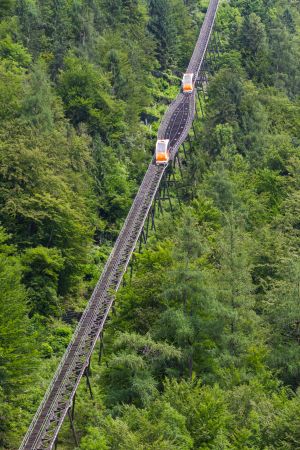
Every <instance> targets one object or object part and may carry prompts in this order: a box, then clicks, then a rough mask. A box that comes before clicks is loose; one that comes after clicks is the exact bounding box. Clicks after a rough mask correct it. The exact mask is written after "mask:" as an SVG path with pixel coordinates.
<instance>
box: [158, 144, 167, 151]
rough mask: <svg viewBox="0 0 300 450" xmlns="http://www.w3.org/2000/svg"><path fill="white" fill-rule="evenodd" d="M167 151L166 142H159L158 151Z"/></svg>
mask: <svg viewBox="0 0 300 450" xmlns="http://www.w3.org/2000/svg"><path fill="white" fill-rule="evenodd" d="M165 151H166V145H165V143H164V142H158V144H157V152H158V153H165Z"/></svg>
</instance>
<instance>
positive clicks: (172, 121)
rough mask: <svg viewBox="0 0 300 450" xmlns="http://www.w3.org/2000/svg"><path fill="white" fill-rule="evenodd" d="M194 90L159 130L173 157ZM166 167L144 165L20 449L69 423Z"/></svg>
mask: <svg viewBox="0 0 300 450" xmlns="http://www.w3.org/2000/svg"><path fill="white" fill-rule="evenodd" d="M219 3H220V0H211V1H210V4H209V7H208V10H207V13H206V16H205V20H204V22H203V25H202V28H201V31H200V35H199V38H198V41H197V43H196V46H195V49H194V52H193V55H192V58H191V60H190V63H189V66H188V69H187V72H189V73H193V74H194V77H195V80H199V77H200V76H201V75H200V74H201V70H202V69H203V65H204V59H205V55H206V52H207V49H208V45H209V42H210V38H211V34H212V30H213V26H214V23H215V19H216V14H217V9H218V6H219ZM195 92H196V89H194V90H193V92H192V93H189V94H184V93H180V94H179V95H178V96H177V98H176V99H175V101H174V102H173V103H172V104H171V105H170V107H169V109H168V110H167V112H166V114H165V116H164V118H163V120H162V123H161V126H160V128H159V132H158V138H159V139H169V140H170V148H171V156H170V162H172V161H174V159H175V158H176V155H177V153H178V150H179V147H180V146H181V145H182V144H183V143H184V141H185V140H186V138H187V137H188V133H189V131H190V129H191V127H192V124H193V120H194V117H195V105H196V94H195ZM166 169H167V166H166V165H156V164H155V160H154V159H153V161H152V162H151V163H150V164H149V167H148V169H147V171H146V174H145V176H144V179H143V181H142V183H141V185H140V188H139V190H138V193H137V195H136V197H135V199H134V201H133V204H132V206H131V209H130V211H129V213H128V216H127V218H126V221H125V223H124V225H123V228H122V230H121V232H120V234H119V236H118V238H117V240H116V243H115V246H114V248H113V250H112V252H111V255H110V257H109V259H108V261H107V262H106V265H105V267H104V270H103V272H102V275H101V277H100V279H99V281H98V283H97V285H96V287H95V289H94V292H93V294H92V296H91V298H90V300H89V302H88V305H87V307H86V309H85V311H84V313H83V315H82V317H81V320H80V321H79V323H78V325H77V328H76V330H75V333H74V335H73V338H72V340H71V342H70V344H69V346H68V348H67V350H66V352H65V354H64V356H63V358H62V360H61V362H60V364H59V366H58V368H57V370H56V373H55V375H54V377H53V379H52V381H51V383H50V385H49V388H48V390H47V392H46V393H45V395H44V398H43V400H42V402H41V404H40V406H39V408H38V410H37V412H36V414H35V416H34V418H33V420H32V423H31V425H30V427H29V429H28V431H27V433H26V435H25V437H24V439H23V442H22V444H21V446H20V450H51V449H53V448H54V447H55V445H56V443H57V436H58V433H59V430H60V428H61V426H62V424H63V421H64V419H65V417H66V416H67V415H68V416H69V417H70V420H71V426H72V427H73V423H72V417H71V416H72V408H73V406H74V400H75V394H76V390H77V387H78V385H79V383H80V380H81V378H82V377H83V376H84V375H87V373H88V370H89V363H90V359H91V355H92V353H93V350H94V348H95V345H96V343H97V340H98V339H99V337H100V335H101V333H102V331H103V328H104V325H105V322H106V319H107V317H108V315H109V312H110V310H111V308H112V305H113V302H114V298H115V294H114V293H115V292H116V291H117V290H118V288H119V286H120V284H121V282H122V278H123V275H124V273H125V272H126V270H127V267H128V265H129V262H130V259H131V256H132V254H133V252H134V250H135V248H136V245H137V243H138V240H139V238H140V236H141V234H142V233H143V229H144V226H145V224H146V221H147V218H149V213H150V212H151V208H152V204H153V202H154V201H155V198H156V195H157V193H158V191H159V188H160V184H161V182H162V179H163V176H164V175H165V172H166Z"/></svg>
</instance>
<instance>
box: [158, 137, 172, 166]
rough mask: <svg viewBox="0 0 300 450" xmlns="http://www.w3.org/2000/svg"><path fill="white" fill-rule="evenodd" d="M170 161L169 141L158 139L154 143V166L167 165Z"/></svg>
mask: <svg viewBox="0 0 300 450" xmlns="http://www.w3.org/2000/svg"><path fill="white" fill-rule="evenodd" d="M169 159H170V140H169V139H160V140H158V141H157V142H156V149H155V160H156V164H167V163H168V162H169Z"/></svg>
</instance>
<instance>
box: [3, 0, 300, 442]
mask: <svg viewBox="0 0 300 450" xmlns="http://www.w3.org/2000/svg"><path fill="white" fill-rule="evenodd" d="M208 3H209V1H208V0H1V1H0V105H1V108H0V292H1V294H0V449H3V450H6V449H7V450H12V449H18V447H19V445H20V443H21V441H22V438H23V436H24V434H25V433H26V430H27V428H28V426H29V424H30V422H31V420H32V417H33V415H34V413H35V411H36V409H37V407H38V405H39V403H40V401H41V399H42V397H43V394H44V392H45V391H46V389H47V386H48V384H49V382H50V380H51V378H52V376H53V373H54V371H55V369H56V367H57V365H58V364H59V361H60V359H61V357H62V355H63V353H64V350H65V349H66V347H67V345H68V343H69V341H70V339H71V336H72V334H73V331H74V329H75V326H76V323H77V320H78V317H79V316H80V314H81V313H82V311H83V310H84V308H85V305H86V303H87V301H88V299H89V297H90V295H91V293H92V291H93V288H94V286H95V284H96V282H97V280H98V278H99V276H100V274H101V270H102V268H103V266H104V264H105V262H106V260H107V258H108V256H109V253H110V251H111V249H112V247H113V244H114V241H115V239H116V237H117V235H118V232H119V230H120V228H121V226H122V224H123V222H124V220H125V218H126V215H127V213H128V210H129V208H130V205H131V203H132V200H133V198H134V196H135V193H136V192H137V189H138V186H139V184H140V182H141V180H142V177H143V174H144V172H145V170H146V167H147V165H148V163H149V161H150V160H151V158H152V155H153V151H154V147H155V142H156V139H157V130H158V127H159V124H160V121H161V118H162V116H163V114H164V112H165V110H166V108H167V106H168V105H169V104H170V102H171V101H172V100H173V99H174V98H175V97H176V95H177V93H178V92H179V90H180V80H181V76H182V73H184V71H185V69H186V67H187V64H188V62H189V59H190V57H191V54H192V52H193V48H194V45H195V42H196V39H197V36H198V34H199V30H200V27H201V24H202V22H203V19H204V15H205V13H206V10H207V6H208ZM215 31H216V33H217V35H218V39H219V54H218V55H217V54H216V53H214V57H212V58H210V61H209V63H210V64H209V74H208V76H209V83H208V85H207V86H206V92H205V99H204V102H203V104H202V108H203V112H204V114H203V117H202V118H199V119H198V120H197V121H196V122H195V126H196V130H195V131H196V133H195V136H194V138H193V141H192V149H191V151H190V153H189V156H188V157H187V158H184V156H183V176H182V180H181V181H180V183H179V184H180V189H179V193H180V195H179V199H180V202H178V201H176V202H175V201H174V200H175V198H174V199H173V211H171V210H170V208H169V207H168V205H167V204H165V209H164V212H163V214H160V215H159V216H158V217H157V218H156V230H155V232H154V231H152V232H151V234H150V239H149V241H148V243H147V245H146V246H144V247H143V249H142V252H141V253H136V254H135V255H134V271H133V276H132V279H131V280H130V277H129V274H127V275H126V283H124V286H123V287H122V288H121V289H120V290H119V292H118V294H117V298H116V301H115V312H114V314H113V315H112V316H111V318H110V320H109V322H108V323H107V324H106V327H105V334H104V353H103V357H102V360H101V362H100V364H99V361H98V355H97V354H96V352H95V355H94V357H93V360H92V364H91V386H92V390H93V397H94V398H93V399H91V398H90V396H89V391H88V388H87V386H86V384H85V382H84V380H83V381H82V382H81V384H80V387H79V391H78V395H77V400H76V411H75V426H76V430H77V435H78V437H79V440H80V443H79V446H77V447H76V445H75V444H74V440H73V437H72V433H71V431H70V424H69V423H68V421H67V420H66V421H65V423H64V425H63V428H62V430H61V432H60V435H59V445H58V448H59V450H71V449H75V448H76V449H78V450H110V449H111V450H209V449H212V450H225V449H232V450H243V449H259V450H273V449H280V450H289V449H300V4H299V2H298V1H297V0H251V1H248V0H230V1H226V0H224V1H222V2H221V5H220V8H219V11H218V17H217V23H216V28H215Z"/></svg>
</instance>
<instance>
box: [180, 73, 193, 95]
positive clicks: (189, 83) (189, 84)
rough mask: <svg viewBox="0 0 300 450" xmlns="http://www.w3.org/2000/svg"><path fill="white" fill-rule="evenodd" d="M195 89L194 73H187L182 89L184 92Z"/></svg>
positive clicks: (184, 76)
mask: <svg viewBox="0 0 300 450" xmlns="http://www.w3.org/2000/svg"><path fill="white" fill-rule="evenodd" d="M193 89H194V74H193V73H185V74H184V75H183V78H182V91H183V92H187V93H189V92H193Z"/></svg>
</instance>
